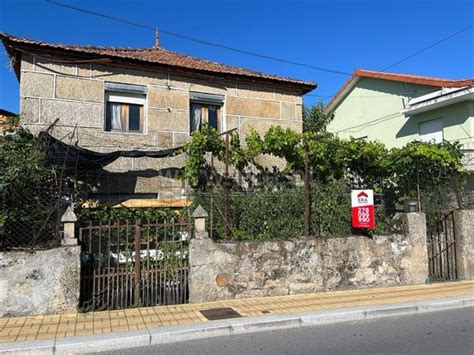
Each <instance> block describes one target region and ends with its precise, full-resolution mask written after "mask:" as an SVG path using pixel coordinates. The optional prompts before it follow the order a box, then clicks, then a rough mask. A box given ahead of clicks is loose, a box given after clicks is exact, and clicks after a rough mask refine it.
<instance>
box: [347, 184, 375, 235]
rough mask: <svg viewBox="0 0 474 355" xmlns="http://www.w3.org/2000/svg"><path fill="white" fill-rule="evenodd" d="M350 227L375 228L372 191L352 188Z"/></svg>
mask: <svg viewBox="0 0 474 355" xmlns="http://www.w3.org/2000/svg"><path fill="white" fill-rule="evenodd" d="M351 200H352V227H354V228H362V229H374V228H375V211H374V191H373V190H352V192H351Z"/></svg>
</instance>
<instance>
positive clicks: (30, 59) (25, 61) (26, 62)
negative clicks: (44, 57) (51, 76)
mask: <svg viewBox="0 0 474 355" xmlns="http://www.w3.org/2000/svg"><path fill="white" fill-rule="evenodd" d="M34 62H35V58H34V56H32V55H30V54H22V55H21V68H20V69H21V70H34Z"/></svg>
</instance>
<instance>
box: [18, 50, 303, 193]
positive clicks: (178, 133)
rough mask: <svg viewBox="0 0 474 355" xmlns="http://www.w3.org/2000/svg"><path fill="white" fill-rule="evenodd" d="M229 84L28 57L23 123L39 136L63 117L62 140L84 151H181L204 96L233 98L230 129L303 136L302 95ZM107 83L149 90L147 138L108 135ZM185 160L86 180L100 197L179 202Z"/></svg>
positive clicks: (143, 163)
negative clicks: (196, 103)
mask: <svg viewBox="0 0 474 355" xmlns="http://www.w3.org/2000/svg"><path fill="white" fill-rule="evenodd" d="M229 80H230V79H223V78H215V79H203V78H199V79H198V78H193V77H189V76H183V75H178V74H176V73H173V72H169V71H163V72H159V71H147V70H137V69H131V68H125V67H117V66H106V65H101V64H90V65H83V64H57V63H54V61H47V60H45V59H43V58H40V57H36V56H33V55H27V54H24V55H22V59H21V71H20V106H21V107H20V113H21V120H22V121H21V122H22V125H23V126H25V127H27V128H29V129H30V130H31V131H32V132H34V133H38V132H39V131H41V130H44V129H46V128H47V127H48V126H49V125H50V124H51V123H52V122H54V121H55V120H56V119H59V121H58V123H57V124H56V126H55V128H54V130H53V135H54V136H55V137H57V138H60V139H61V138H62V139H63V140H64V141H65V142H66V143H73V142H74V143H75V142H76V141H77V143H78V144H79V145H80V146H82V147H84V148H87V149H90V150H93V151H98V152H110V151H113V150H118V149H141V150H157V149H162V148H170V147H177V146H181V145H182V144H184V143H185V142H187V141H188V140H189V138H190V92H201V93H207V94H218V95H222V96H223V97H224V98H225V99H224V106H223V110H222V111H223V112H222V114H223V117H222V120H223V128H224V129H226V130H228V129H232V128H237V129H238V131H239V133H240V135H241V136H242V137H245V136H246V135H247V134H248V133H249V132H250V131H251V130H252V129H255V130H256V131H258V132H259V133H264V132H266V131H267V130H268V129H269V128H270V127H271V126H272V125H280V126H282V127H284V128H291V129H294V130H296V131H299V132H301V131H302V108H303V99H302V96H301V94H300V93H298V92H297V91H292V90H291V89H281V88H276V87H268V86H265V85H262V84H259V83H255V84H249V83H241V82H239V81H237V80H235V81H229ZM107 82H109V83H120V84H134V85H142V86H145V87H146V90H147V95H146V104H145V115H144V116H145V118H144V126H145V127H144V130H143V133H121V132H112V131H109V132H106V131H105V130H104V120H105V100H106V98H105V83H107ZM76 125H77V132H76V135H75V137H74V138H72V139H71V137H69V136H67V135H68V133H71V132H72V131H73V129H74V127H75V126H76ZM64 137H67V138H64ZM184 162H185V157H175V158H165V159H147V158H119V159H117V160H116V161H115V162H113V163H112V164H109V165H108V166H106V167H105V170H106V172H110V173H112V174H114V173H126V174H127V176H124V175H123V174H122V175H120V176H119V175H107V176H106V177H103V176H101V177H100V178H99V177H91V176H89V177H88V178H87V179H86V181H88V182H90V183H91V184H93V185H97V186H100V189H99V190H97V191H95V192H98V193H106V194H117V193H119V194H124V193H132V194H133V193H156V194H158V197H159V198H162V197H163V198H170V197H177V196H182V195H184V194H185V191H184V190H183V186H182V183H181V182H180V181H178V180H176V179H175V178H176V177H177V176H178V173H179V172H180V169H181V168H182V167H183V165H184ZM259 163H260V164H263V165H268V167H271V166H273V162H272V161H271V160H265V159H264V158H259ZM283 166H284V165H282V164H280V165H279V166H278V167H279V168H281V167H283ZM124 185H126V186H125V187H124Z"/></svg>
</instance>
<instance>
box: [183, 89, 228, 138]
mask: <svg viewBox="0 0 474 355" xmlns="http://www.w3.org/2000/svg"><path fill="white" fill-rule="evenodd" d="M190 99H191V105H190V107H191V110H190V111H191V112H190V116H191V122H190V127H191V133H192V132H194V131H197V130H200V129H201V127H202V126H203V125H205V124H207V125H208V126H209V127H212V128H215V129H216V130H217V131H218V132H222V131H223V124H222V122H223V118H222V106H223V104H224V96H222V95H213V94H203V93H197V92H191V93H190Z"/></svg>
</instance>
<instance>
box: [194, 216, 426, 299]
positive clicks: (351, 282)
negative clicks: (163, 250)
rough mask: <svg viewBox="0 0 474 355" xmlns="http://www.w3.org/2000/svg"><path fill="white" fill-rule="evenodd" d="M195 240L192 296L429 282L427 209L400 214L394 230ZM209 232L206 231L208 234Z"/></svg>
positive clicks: (223, 296)
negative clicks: (253, 239)
mask: <svg viewBox="0 0 474 355" xmlns="http://www.w3.org/2000/svg"><path fill="white" fill-rule="evenodd" d="M197 236H201V238H196V239H194V240H191V243H190V264H191V271H190V301H191V302H202V301H211V300H223V299H230V298H245V297H256V296H276V295H288V294H298V293H309V292H318V291H329V290H341V289H350V288H365V287H376V286H391V285H410V284H421V283H423V282H425V280H426V278H427V276H428V259H427V258H428V257H427V247H426V220H425V216H424V214H419V213H407V214H399V215H397V216H396V218H395V219H394V234H391V235H386V236H374V237H373V238H367V237H362V236H350V237H341V238H313V239H297V240H280V241H265V242H230V241H222V242H215V241H212V240H210V239H208V238H206V237H205V234H203V233H200V234H198V235H197ZM203 236H204V237H203Z"/></svg>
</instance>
